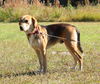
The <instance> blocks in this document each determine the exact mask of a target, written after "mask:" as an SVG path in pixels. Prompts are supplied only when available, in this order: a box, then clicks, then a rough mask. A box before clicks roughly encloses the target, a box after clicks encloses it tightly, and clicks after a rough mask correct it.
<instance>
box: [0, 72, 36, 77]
mask: <svg viewBox="0 0 100 84" xmlns="http://www.w3.org/2000/svg"><path fill="white" fill-rule="evenodd" d="M25 75H28V76H33V75H36V73H35V72H34V71H30V72H23V73H12V74H5V75H2V74H0V78H6V77H9V78H10V77H17V76H25Z"/></svg>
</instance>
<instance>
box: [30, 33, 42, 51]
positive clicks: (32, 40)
mask: <svg viewBox="0 0 100 84" xmlns="http://www.w3.org/2000/svg"><path fill="white" fill-rule="evenodd" d="M29 43H30V45H31V46H32V47H33V48H35V49H39V48H40V47H41V44H42V43H41V40H40V39H38V38H35V37H34V36H33V35H31V36H30V37H29Z"/></svg>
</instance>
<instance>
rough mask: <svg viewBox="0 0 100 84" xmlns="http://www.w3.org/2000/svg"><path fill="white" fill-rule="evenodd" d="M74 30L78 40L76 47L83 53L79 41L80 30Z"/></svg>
mask: <svg viewBox="0 0 100 84" xmlns="http://www.w3.org/2000/svg"><path fill="white" fill-rule="evenodd" d="M76 32H77V41H78V43H77V47H78V49H79V51H80V52H81V53H83V49H82V47H81V43H80V32H79V31H78V30H76Z"/></svg>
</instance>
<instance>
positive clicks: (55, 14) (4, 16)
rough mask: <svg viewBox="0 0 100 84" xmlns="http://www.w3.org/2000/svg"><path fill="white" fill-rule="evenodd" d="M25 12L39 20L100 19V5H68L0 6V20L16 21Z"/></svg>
mask: <svg viewBox="0 0 100 84" xmlns="http://www.w3.org/2000/svg"><path fill="white" fill-rule="evenodd" d="M25 14H30V15H33V16H34V17H36V18H37V20H38V21H56V22H57V21H58V22H59V21H60V22H64V21H65V22H66V21H100V5H98V6H84V7H81V6H79V7H78V8H73V7H72V6H71V5H69V6H68V7H60V8H58V7H46V6H39V7H37V6H36V5H34V6H26V7H23V6H22V7H21V6H18V7H12V8H10V7H9V8H0V21H3V22H16V21H18V19H19V17H20V16H22V15H25Z"/></svg>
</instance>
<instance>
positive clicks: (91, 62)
mask: <svg viewBox="0 0 100 84" xmlns="http://www.w3.org/2000/svg"><path fill="white" fill-rule="evenodd" d="M50 23H51V22H44V23H40V24H42V25H44V24H50ZM71 24H73V25H75V26H77V27H78V29H79V30H80V32H81V43H82V47H83V49H84V54H85V56H84V70H83V71H82V72H81V71H75V72H73V71H70V69H69V67H70V66H72V64H73V58H72V56H70V55H67V56H66V55H60V54H55V55H53V54H52V51H67V49H66V48H65V46H64V45H61V44H57V45H55V46H54V47H52V48H50V49H49V50H48V52H47V60H48V73H47V74H45V75H36V76H35V75H32V74H31V75H28V74H27V73H28V72H30V71H36V70H37V69H38V67H39V66H38V65H39V64H38V59H37V56H36V54H35V52H34V51H33V49H32V48H31V47H30V45H29V44H28V41H27V38H26V36H25V34H24V33H23V32H20V30H19V26H18V24H17V23H0V84H99V83H100V47H99V46H100V36H99V35H100V28H99V27H100V22H85V23H84V22H80V23H79V22H71ZM17 74H19V75H17Z"/></svg>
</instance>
